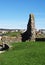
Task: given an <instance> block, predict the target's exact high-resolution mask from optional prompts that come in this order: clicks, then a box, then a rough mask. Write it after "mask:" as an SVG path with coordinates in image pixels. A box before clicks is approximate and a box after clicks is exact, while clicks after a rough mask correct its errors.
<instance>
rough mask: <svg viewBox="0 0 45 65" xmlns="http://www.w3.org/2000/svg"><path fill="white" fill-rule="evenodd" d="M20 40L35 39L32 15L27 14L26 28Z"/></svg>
mask: <svg viewBox="0 0 45 65" xmlns="http://www.w3.org/2000/svg"><path fill="white" fill-rule="evenodd" d="M22 41H35V20H34V15H33V14H30V15H29V21H28V24H27V30H26V32H24V33H23V34H22Z"/></svg>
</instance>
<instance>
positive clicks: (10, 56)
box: [0, 42, 45, 65]
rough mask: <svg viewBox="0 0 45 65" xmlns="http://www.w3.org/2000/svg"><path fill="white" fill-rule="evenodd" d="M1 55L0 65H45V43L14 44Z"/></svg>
mask: <svg viewBox="0 0 45 65" xmlns="http://www.w3.org/2000/svg"><path fill="white" fill-rule="evenodd" d="M12 46H13V47H12V49H10V50H9V51H6V52H5V53H3V54H0V65H45V42H21V43H13V44H12Z"/></svg>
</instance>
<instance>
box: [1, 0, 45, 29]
mask: <svg viewBox="0 0 45 65" xmlns="http://www.w3.org/2000/svg"><path fill="white" fill-rule="evenodd" d="M30 13H33V14H34V16H35V27H36V29H41V28H42V29H44V28H45V0H0V28H9V29H26V27H27V23H28V19H29V14H30Z"/></svg>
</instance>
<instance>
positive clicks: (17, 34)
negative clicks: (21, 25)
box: [4, 32, 21, 36]
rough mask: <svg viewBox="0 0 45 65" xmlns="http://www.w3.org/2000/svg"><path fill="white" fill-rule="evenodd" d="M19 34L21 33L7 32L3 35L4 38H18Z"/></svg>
mask: <svg viewBox="0 0 45 65" xmlns="http://www.w3.org/2000/svg"><path fill="white" fill-rule="evenodd" d="M20 34H21V32H8V33H5V34H4V35H6V36H19V35H20Z"/></svg>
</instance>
